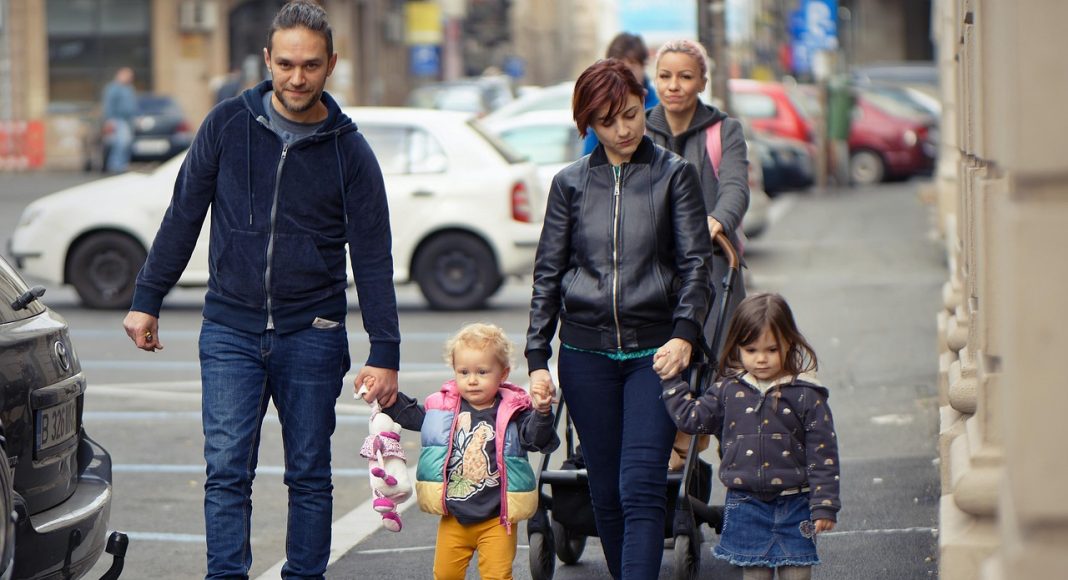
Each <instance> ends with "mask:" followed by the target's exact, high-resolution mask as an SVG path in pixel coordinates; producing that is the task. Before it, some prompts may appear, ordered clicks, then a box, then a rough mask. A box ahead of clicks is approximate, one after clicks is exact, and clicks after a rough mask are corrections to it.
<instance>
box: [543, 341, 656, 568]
mask: <svg viewBox="0 0 1068 580" xmlns="http://www.w3.org/2000/svg"><path fill="white" fill-rule="evenodd" d="M652 365H653V358H652V357H651V356H648V357H642V358H638V359H632V360H627V361H614V360H611V359H609V358H608V357H606V356H604V355H600V354H594V353H587V352H581V351H575V350H571V349H569V348H561V349H560V361H559V373H560V389H561V390H562V391H563V395H564V402H565V403H566V404H567V409H568V412H569V413H570V414H571V418H572V420H573V421H574V422H575V429H576V430H577V431H578V435H579V439H580V440H581V443H582V455H583V457H584V458H585V460H586V470H587V473H588V475H589V482H590V495H591V499H592V501H593V512H594V517H595V518H596V520H597V534H598V535H599V536H600V538H601V545H602V546H603V548H604V555H605V559H606V560H607V561H608V569H609V571H610V572H611V573H612V576H613V577H614V578H622V579H624V580H649V579H650V578H656V577H657V576H658V575H659V574H660V562H661V560H662V559H663V556H664V518H665V517H666V514H667V465H668V456H669V455H670V454H671V444H672V442H673V441H674V440H675V432H676V428H675V424H674V423H672V422H671V417H669V416H668V414H667V410H666V409H665V408H664V403H663V401H661V400H660V392H661V388H660V378H659V377H658V376H657V375H656V373H655V372H653V366H652Z"/></svg>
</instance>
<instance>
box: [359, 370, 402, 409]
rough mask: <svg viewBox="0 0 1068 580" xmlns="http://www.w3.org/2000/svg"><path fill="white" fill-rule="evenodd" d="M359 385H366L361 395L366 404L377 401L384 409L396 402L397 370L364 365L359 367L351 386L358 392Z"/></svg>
mask: <svg viewBox="0 0 1068 580" xmlns="http://www.w3.org/2000/svg"><path fill="white" fill-rule="evenodd" d="M361 385H363V386H365V387H367V393H366V394H364V396H363V400H364V401H367V404H371V403H373V402H375V401H378V404H379V405H381V406H382V408H383V409H385V408H387V407H392V406H393V403H396V402H397V371H395V370H393V369H383V368H379V367H372V366H365V367H363V368H362V369H360V374H359V375H357V376H356V381H355V384H354V385H353V387H354V388H355V389H356V390H357V392H359V389H360V386H361Z"/></svg>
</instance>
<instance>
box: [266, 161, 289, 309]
mask: <svg viewBox="0 0 1068 580" xmlns="http://www.w3.org/2000/svg"><path fill="white" fill-rule="evenodd" d="M287 153H289V144H288V143H283V144H282V157H281V158H279V159H278V169H276V170H275V173H274V199H273V200H272V201H271V227H270V229H269V230H268V233H267V266H266V267H265V268H264V269H263V290H264V293H266V294H267V330H274V312H273V311H272V305H271V264H272V263H273V262H274V229H275V227H276V225H277V223H278V196H279V193H280V192H279V190H280V184H281V183H282V167H283V166H284V165H285V164H286V154H287Z"/></svg>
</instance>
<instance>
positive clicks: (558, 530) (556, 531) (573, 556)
mask: <svg viewBox="0 0 1068 580" xmlns="http://www.w3.org/2000/svg"><path fill="white" fill-rule="evenodd" d="M552 525H553V543H554V544H555V546H554V547H555V548H556V557H557V558H560V561H561V562H563V563H564V564H568V565H570V564H577V563H578V561H579V558H581V557H582V551H583V550H585V549H586V536H583V535H581V534H577V533H575V532H571V531H568V529H567V528H565V527H564V525H563V524H561V523H559V522H556V521H554V522H553V524H552Z"/></svg>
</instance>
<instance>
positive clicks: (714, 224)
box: [646, 40, 749, 470]
mask: <svg viewBox="0 0 1068 580" xmlns="http://www.w3.org/2000/svg"><path fill="white" fill-rule="evenodd" d="M654 74H655V75H656V77H655V78H656V91H657V93H658V94H659V95H660V103H659V104H658V105H657V106H655V107H653V108H651V109H649V110H648V112H647V113H646V117H647V119H648V120H647V121H646V127H647V128H648V130H649V136H650V137H652V139H653V143H656V144H657V145H660V146H662V147H665V148H667V149H670V150H671V151H674V152H675V153H678V154H679V155H682V156H683V157H685V158H686V160H687V161H689V162H690V163H692V164H693V165H694V167H696V168H697V172H698V174H700V176H701V190H702V192H703V194H704V200H705V211H706V212H707V214H708V218H707V221H708V232H709V234H711V235H712V236H713V237H714V236H715V235H716V233H718V232H723V233H724V234H726V236H727V238H728V239H729V240H730V241H731V243H732V244H734V247H735V248H738V249H739V250H741V244H742V235H743V234H742V229H741V225H742V217H743V216H744V215H745V210H746V209H747V208H748V207H749V161H748V151H747V147H746V144H745V135H744V132H743V130H742V124H741V123H739V122H738V121H737V120H736V119H733V118H730V117H728V116H727V114H726V113H724V112H723V111H720V110H719V109H717V108H716V107H713V106H712V105H706V104H704V103H702V102H701V100H700V98H699V97H700V94H701V93H702V92H703V91H704V90H705V85H707V84H708V54H707V53H706V52H705V49H704V47H703V46H701V45H700V44H699V43H696V42H693V41H692V40H672V41H669V42H666V43H664V45H663V46H661V47H660V50H659V51H657V54H656V70H655V73H654ZM710 139H711V141H710ZM710 145H711V146H710ZM717 145H718V148H717V147H716V146H717ZM717 157H718V158H717ZM727 269H728V262H727V256H726V255H724V254H723V250H722V249H721V248H720V247H719V246H718V245H716V246H714V247H713V254H712V284H714V285H717V288H718V284H720V283H721V281H722V280H723V278H724V276H726V275H727ZM743 298H745V280H744V279H743V278H742V277H741V276H738V277H737V279H736V280H735V282H734V286H733V288H732V291H731V301H730V304H729V305H728V307H727V312H726V313H721V312H719V308H720V303H719V301H717V302H716V303H715V304H713V305H712V314H711V315H710V316H709V317H708V321H707V324H706V325H705V329H704V335H705V339H706V340H707V341H709V343H710V344H709V346H710V347H714V345H712V344H711V341H712V338H713V337H712V333H713V332H714V330H715V322H716V319H717V318H718V317H720V316H727V320H730V316H731V313H732V312H733V311H734V308H735V307H736V306H737V305H738V303H739V302H741V301H742V299H743ZM689 445H690V437H689V436H687V435H680V436H679V437H678V439H676V441H675V445H674V447H675V448H674V451H673V452H672V454H671V468H672V469H674V470H679V469H682V466H683V464H684V462H685V458H686V454H687V452H688V451H689ZM707 447H708V439H707V437H703V438H701V440H700V441H699V443H698V450H699V451H703V450H704V449H706V448H707Z"/></svg>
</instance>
